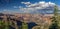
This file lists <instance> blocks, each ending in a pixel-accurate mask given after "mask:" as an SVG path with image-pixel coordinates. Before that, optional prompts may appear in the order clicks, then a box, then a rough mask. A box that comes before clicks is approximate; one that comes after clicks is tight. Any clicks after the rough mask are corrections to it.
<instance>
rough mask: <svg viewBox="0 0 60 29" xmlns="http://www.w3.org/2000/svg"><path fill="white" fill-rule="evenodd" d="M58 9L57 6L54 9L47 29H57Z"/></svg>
mask: <svg viewBox="0 0 60 29" xmlns="http://www.w3.org/2000/svg"><path fill="white" fill-rule="evenodd" d="M57 11H58V8H57V6H55V7H54V17H53V20H52V25H51V26H50V28H49V29H58V19H57V17H58V13H57Z"/></svg>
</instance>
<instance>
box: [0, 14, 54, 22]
mask: <svg viewBox="0 0 60 29" xmlns="http://www.w3.org/2000/svg"><path fill="white" fill-rule="evenodd" d="M4 16H6V17H7V18H8V17H9V18H10V19H12V20H13V19H14V20H18V21H22V22H23V21H24V22H26V23H29V22H35V23H46V22H47V23H49V22H51V19H50V18H52V16H53V14H50V15H49V14H44V15H43V14H13V15H12V14H4V15H2V16H0V18H5V17H4Z"/></svg>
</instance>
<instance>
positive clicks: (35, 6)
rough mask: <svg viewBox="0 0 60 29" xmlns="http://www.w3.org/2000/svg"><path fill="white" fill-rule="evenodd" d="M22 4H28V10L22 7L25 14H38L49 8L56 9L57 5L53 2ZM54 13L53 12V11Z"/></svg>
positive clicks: (21, 9)
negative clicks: (39, 11)
mask: <svg viewBox="0 0 60 29" xmlns="http://www.w3.org/2000/svg"><path fill="white" fill-rule="evenodd" d="M21 3H22V4H26V8H24V7H20V11H24V12H28V13H29V12H34V11H36V12H38V11H37V10H42V9H46V8H47V7H54V6H55V3H52V2H45V1H41V2H36V3H34V4H32V3H30V2H21ZM51 12H52V11H51Z"/></svg>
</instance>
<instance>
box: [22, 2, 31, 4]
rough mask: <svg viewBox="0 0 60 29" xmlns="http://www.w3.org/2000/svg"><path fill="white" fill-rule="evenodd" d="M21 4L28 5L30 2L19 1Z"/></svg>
mask: <svg viewBox="0 0 60 29" xmlns="http://www.w3.org/2000/svg"><path fill="white" fill-rule="evenodd" d="M21 3H22V4H26V5H29V4H31V3H30V2H21Z"/></svg>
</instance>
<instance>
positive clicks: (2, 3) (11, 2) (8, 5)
mask: <svg viewBox="0 0 60 29" xmlns="http://www.w3.org/2000/svg"><path fill="white" fill-rule="evenodd" d="M41 1H45V2H52V3H56V4H57V5H60V3H59V2H60V0H0V12H11V13H12V12H16V13H20V12H23V11H21V10H20V8H19V7H20V6H21V7H26V5H25V4H22V3H21V2H30V3H32V4H34V3H38V2H41ZM34 12H35V11H34Z"/></svg>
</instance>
